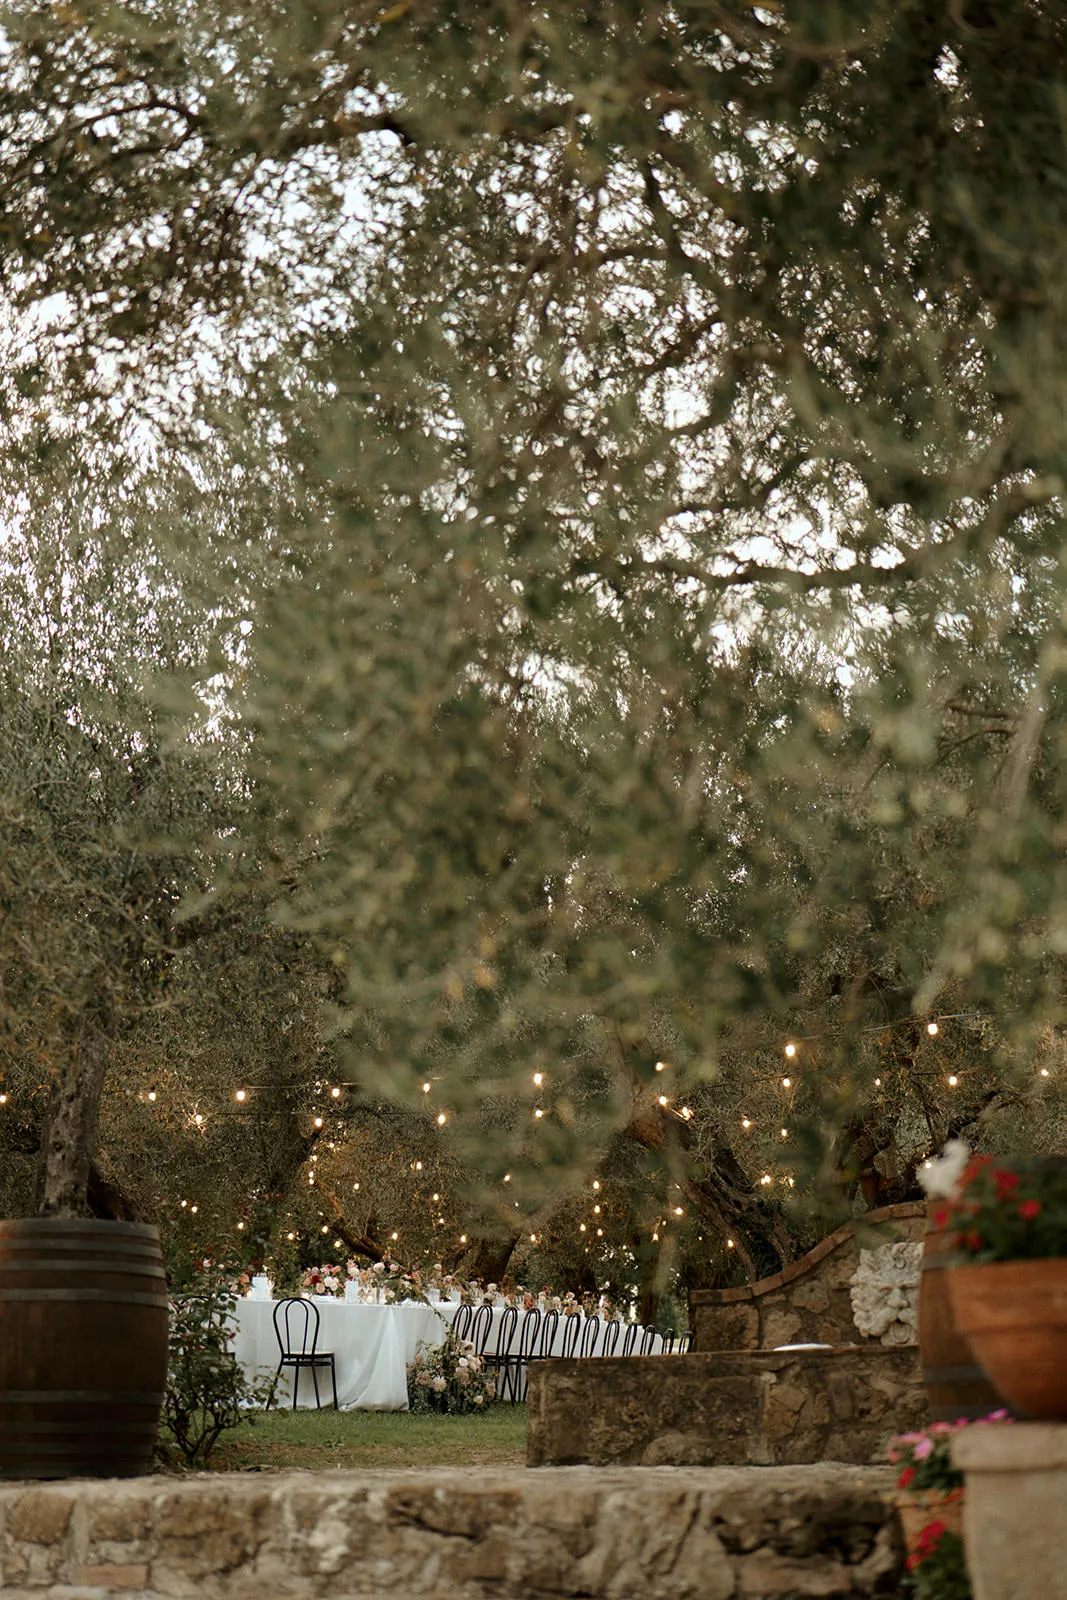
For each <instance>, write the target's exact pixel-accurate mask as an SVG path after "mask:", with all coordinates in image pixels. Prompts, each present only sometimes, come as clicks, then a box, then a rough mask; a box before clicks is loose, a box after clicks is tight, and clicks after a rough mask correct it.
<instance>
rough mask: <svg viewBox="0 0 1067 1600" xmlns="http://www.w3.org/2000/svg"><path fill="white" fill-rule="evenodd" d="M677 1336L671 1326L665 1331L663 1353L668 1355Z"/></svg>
mask: <svg viewBox="0 0 1067 1600" xmlns="http://www.w3.org/2000/svg"><path fill="white" fill-rule="evenodd" d="M677 1337H678V1336H677V1334H676V1333H675V1331H674V1329H673V1328H668V1329H667V1331H666V1333H665V1334H664V1335H663V1354H664V1355H665V1356H669V1355H670V1354H671V1352H672V1351H673V1349H674V1341H675V1339H676V1338H677Z"/></svg>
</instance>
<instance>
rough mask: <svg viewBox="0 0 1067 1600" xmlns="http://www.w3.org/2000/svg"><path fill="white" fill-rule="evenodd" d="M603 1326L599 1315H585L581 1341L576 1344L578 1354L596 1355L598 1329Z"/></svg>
mask: <svg viewBox="0 0 1067 1600" xmlns="http://www.w3.org/2000/svg"><path fill="white" fill-rule="evenodd" d="M603 1326H604V1324H603V1323H602V1322H601V1320H600V1318H599V1317H595V1316H594V1317H586V1319H585V1324H584V1326H583V1328H582V1338H581V1343H580V1344H579V1346H578V1354H579V1355H580V1356H583V1357H588V1356H595V1355H596V1345H597V1340H598V1339H599V1338H600V1330H601V1328H602V1327H603Z"/></svg>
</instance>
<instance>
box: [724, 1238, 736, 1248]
mask: <svg viewBox="0 0 1067 1600" xmlns="http://www.w3.org/2000/svg"><path fill="white" fill-rule="evenodd" d="M733 1247H734V1241H733V1240H732V1239H727V1241H726V1248H727V1250H732V1249H733Z"/></svg>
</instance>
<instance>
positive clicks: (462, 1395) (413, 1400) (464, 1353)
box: [408, 1328, 496, 1412]
mask: <svg viewBox="0 0 1067 1600" xmlns="http://www.w3.org/2000/svg"><path fill="white" fill-rule="evenodd" d="M495 1399H496V1379H495V1378H494V1377H492V1376H491V1375H490V1374H489V1373H487V1372H486V1369H485V1363H484V1362H483V1361H482V1359H481V1357H480V1356H478V1355H476V1354H475V1350H474V1346H473V1345H472V1344H471V1343H470V1341H469V1340H467V1339H457V1338H456V1336H455V1333H454V1331H453V1330H452V1329H451V1328H450V1329H449V1330H448V1333H447V1334H446V1335H445V1338H444V1340H443V1342H442V1343H441V1344H439V1345H428V1344H425V1343H421V1342H420V1344H419V1345H418V1346H417V1348H416V1350H415V1357H414V1360H412V1361H411V1362H410V1363H409V1365H408V1409H409V1410H411V1411H448V1412H463V1411H485V1410H487V1409H488V1407H489V1406H491V1405H492V1403H493V1401H494V1400H495Z"/></svg>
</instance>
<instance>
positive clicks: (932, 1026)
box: [926, 1022, 938, 1039]
mask: <svg viewBox="0 0 1067 1600" xmlns="http://www.w3.org/2000/svg"><path fill="white" fill-rule="evenodd" d="M926 1031H927V1033H928V1034H929V1035H930V1037H931V1039H933V1038H936V1036H937V1032H938V1027H937V1023H936V1022H928V1023H927V1024H926Z"/></svg>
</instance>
